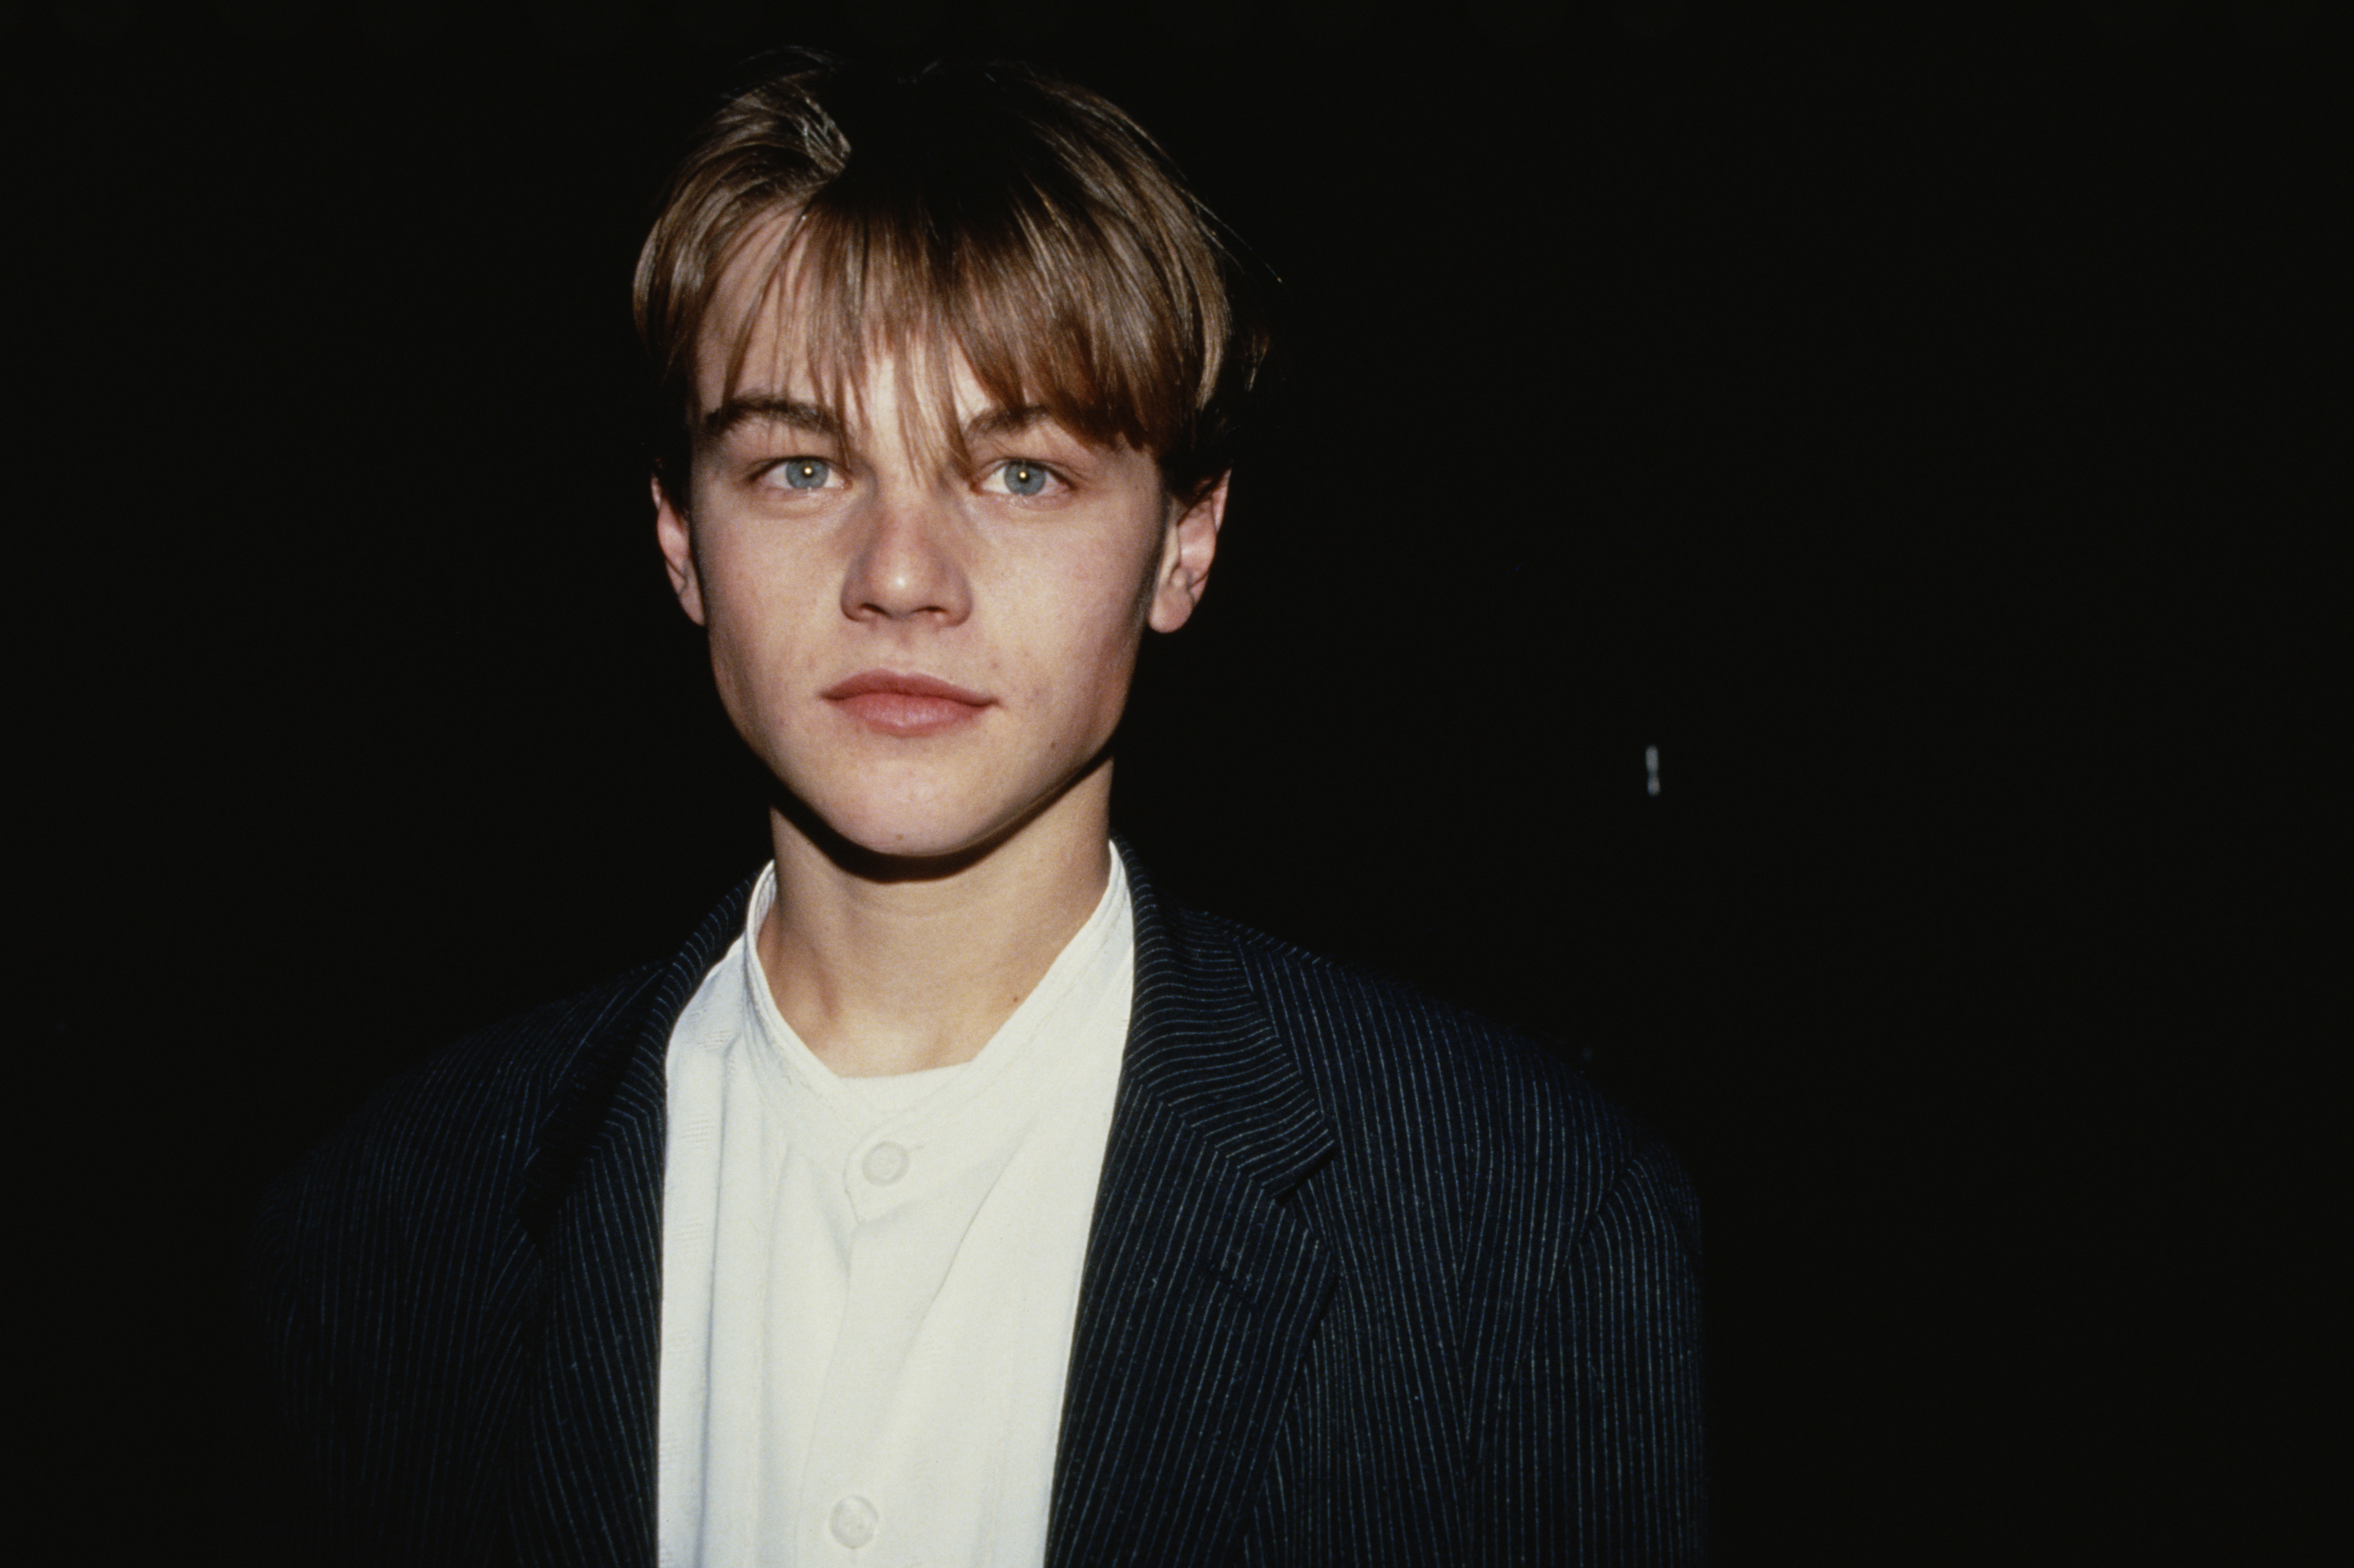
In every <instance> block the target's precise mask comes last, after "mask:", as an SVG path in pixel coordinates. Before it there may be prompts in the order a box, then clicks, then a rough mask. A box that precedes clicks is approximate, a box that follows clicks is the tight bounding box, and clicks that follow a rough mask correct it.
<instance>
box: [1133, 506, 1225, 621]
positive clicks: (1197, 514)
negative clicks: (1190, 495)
mask: <svg viewBox="0 0 2354 1568" xmlns="http://www.w3.org/2000/svg"><path fill="white" fill-rule="evenodd" d="M1230 477H1232V476H1230V475H1227V474H1220V475H1219V476H1218V482H1217V483H1215V484H1214V485H1212V486H1211V487H1210V488H1209V489H1208V490H1207V491H1204V493H1203V494H1202V498H1201V499H1200V500H1199V501H1196V502H1194V503H1193V504H1192V505H1191V506H1188V507H1187V508H1186V509H1185V510H1184V512H1183V514H1181V515H1180V516H1179V517H1178V518H1177V520H1176V522H1175V523H1174V524H1172V525H1171V527H1170V530H1169V538H1168V541H1167V543H1166V544H1165V545H1164V546H1163V547H1162V549H1161V576H1160V578H1159V581H1158V582H1157V583H1156V584H1155V585H1154V588H1153V593H1152V609H1151V610H1150V613H1149V614H1147V615H1146V617H1145V624H1147V625H1149V626H1150V627H1151V628H1152V630H1155V631H1174V630H1177V629H1178V628H1179V627H1181V626H1182V625H1184V624H1185V622H1186V621H1188V620H1192V619H1193V607H1194V606H1195V605H1197V604H1199V603H1201V602H1202V592H1203V590H1204V588H1207V587H1208V586H1209V581H1210V562H1211V561H1212V560H1213V559H1214V558H1215V556H1217V553H1218V529H1219V528H1220V526H1222V525H1223V524H1225V520H1226V481H1227V480H1228V479H1229V478H1230Z"/></svg>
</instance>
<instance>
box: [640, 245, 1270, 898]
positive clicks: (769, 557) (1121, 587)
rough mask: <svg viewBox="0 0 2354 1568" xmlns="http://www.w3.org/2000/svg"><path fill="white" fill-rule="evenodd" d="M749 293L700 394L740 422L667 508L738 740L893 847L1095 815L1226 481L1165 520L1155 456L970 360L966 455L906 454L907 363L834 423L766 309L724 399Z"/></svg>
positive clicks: (1205, 544) (941, 850) (981, 838)
mask: <svg viewBox="0 0 2354 1568" xmlns="http://www.w3.org/2000/svg"><path fill="white" fill-rule="evenodd" d="M758 249H759V248H758V247H757V246H755V247H748V250H751V251H754V252H757V251H758ZM730 284H732V285H733V287H732V289H731V287H730V286H728V285H730ZM750 292H751V291H750V289H749V287H748V283H747V281H745V280H743V279H735V278H730V279H726V280H724V281H723V287H722V289H721V291H720V295H719V298H718V301H717V302H716V308H715V309H714V311H713V312H712V313H711V314H712V318H713V319H712V321H711V323H710V324H709V326H708V328H707V329H706V332H705V340H704V342H705V354H704V355H703V363H702V365H701V367H700V370H699V376H698V397H699V401H700V402H701V404H702V408H703V410H704V412H705V413H706V414H708V413H710V412H711V411H712V410H714V409H716V408H719V406H720V404H721V402H722V400H723V397H726V388H725V362H724V355H723V354H722V353H721V352H719V351H718V350H717V349H716V345H718V344H727V343H729V342H731V341H733V337H734V334H735V333H736V332H737V330H738V329H739V324H740V323H741V322H742V320H743V316H744V313H746V312H748V311H749V310H751V309H752V308H753V302H752V301H751V300H750V299H749V298H748V295H749V294H750ZM778 336H779V334H778V332H777V330H776V319H775V317H774V315H772V314H768V313H763V317H762V319H761V320H760V321H758V322H756V323H755V325H754V328H753V331H752V333H751V335H750V337H749V339H748V352H747V354H746V355H745V357H744V359H743V361H742V367H743V368H742V370H741V372H740V373H739V376H738V385H737V388H736V390H735V392H734V394H733V395H732V397H726V403H727V407H726V410H725V413H724V416H723V418H722V420H721V421H720V422H719V425H720V428H719V429H718V432H717V434H716V436H714V437H712V438H711V439H708V440H704V441H703V442H701V443H700V444H699V446H698V450H697V451H696V454H695V460H694V477H693V482H692V493H691V497H690V498H686V505H685V507H684V510H682V509H681V507H680V506H679V505H677V504H676V502H677V501H678V500H680V499H681V498H677V497H672V496H668V495H665V494H663V492H662V490H661V489H660V487H659V486H657V488H656V492H655V499H656V502H657V506H658V517H657V531H658V534H659V535H660V539H661V543H662V547H663V556H664V557H665V558H666V559H667V560H668V562H669V565H670V571H671V578H672V583H673V587H674V588H676V589H677V591H678V594H679V599H680V602H681V603H682V604H683V605H684V607H685V609H686V612H687V614H688V615H690V616H691V617H693V618H694V619H695V620H696V621H697V622H698V623H700V624H702V625H703V626H705V627H706V628H708V629H709V631H710V635H711V661H712V667H713V670H714V672H715V673H716V675H717V678H718V683H719V692H720V696H721V698H722V699H723V701H724V702H725V703H726V707H727V711H728V713H729V715H731V716H732V717H733V718H734V720H735V723H736V727H737V729H738V730H739V731H740V732H741V733H742V734H743V736H745V738H746V739H747V740H748V741H749V742H750V743H751V745H752V747H753V749H754V750H755V751H757V752H758V754H759V756H760V757H761V758H762V759H763V760H764V761H765V762H766V763H767V764H768V766H769V768H770V770H771V771H773V772H774V773H775V774H776V776H777V778H778V779H780V780H781V781H782V782H783V783H784V785H785V787H786V788H787V789H790V791H791V792H792V794H793V795H794V796H795V797H796V798H797V799H799V800H801V802H802V803H803V804H804V805H806V806H807V807H808V808H809V809H810V810H812V811H813V812H815V814H816V815H817V816H818V817H819V818H820V819H822V821H824V822H825V823H826V824H827V826H829V827H830V828H832V830H833V831H834V832H837V833H839V834H841V835H842V836H843V838H845V839H847V840H849V841H850V842H852V843H854V844H856V845H859V846H861V847H862V848H864V849H866V850H868V851H870V852H873V853H879V854H887V855H895V856H897V855H905V856H923V857H928V856H937V855H949V854H955V853H960V852H962V851H966V850H970V849H974V848H977V847H981V846H984V845H987V844H989V843H991V842H995V841H997V840H999V839H1000V838H1002V836H1003V835H1004V834H1005V833H1007V832H1009V831H1010V830H1012V829H1013V828H1015V827H1017V826H1019V825H1021V824H1023V823H1025V822H1027V821H1032V820H1034V819H1036V818H1040V817H1042V816H1044V815H1045V814H1047V813H1051V812H1053V811H1054V810H1056V809H1057V807H1058V806H1064V805H1065V804H1066V801H1068V800H1073V799H1076V798H1078V797H1081V796H1083V795H1085V796H1087V797H1088V798H1090V799H1091V800H1093V804H1094V809H1097V810H1100V809H1101V803H1102V795H1101V791H1102V790H1103V789H1105V788H1107V787H1108V773H1105V772H1104V771H1102V770H1101V769H1100V768H1099V767H1098V763H1099V760H1100V758H1101V753H1102V751H1103V748H1104V747H1105V745H1106V744H1107V743H1108V741H1109V740H1110V738H1111V734H1112V731H1113V729H1114V727H1115V726H1117V725H1118V724H1119V715H1120V709H1121V707H1122V705H1123V704H1124V703H1125V701H1126V699H1127V695H1128V687H1129V678H1130V676H1131V674H1132V673H1133V671H1134V669H1135V662H1136V651H1137V645H1138V643H1139V641H1140V640H1141V637H1142V634H1143V630H1144V628H1145V627H1146V626H1147V625H1150V626H1151V627H1153V628H1155V629H1156V630H1163V631H1168V630H1175V629H1176V628H1177V627H1179V626H1181V625H1182V624H1183V623H1184V621H1185V620H1186V618H1187V617H1188V616H1190V615H1191V614H1192V612H1193V606H1194V604H1195V602H1196V601H1197V600H1198V599H1200V597H1201V592H1202V586H1203V580H1204V577H1205V575H1206V574H1207V572H1208V570H1209V565H1210V557H1211V555H1212V552H1213V549H1214V545H1215V541H1216V534H1217V526H1218V523H1219V519H1220V516H1221V514H1222V512H1223V508H1224V504H1225V494H1224V489H1223V486H1222V487H1221V488H1220V490H1219V491H1218V492H1217V493H1214V495H1213V496H1211V497H1210V498H1208V499H1206V500H1204V502H1203V503H1200V504H1199V505H1197V506H1194V507H1193V508H1192V509H1191V510H1190V511H1189V510H1186V509H1184V508H1182V507H1181V506H1178V505H1175V504H1172V503H1171V501H1170V500H1169V498H1168V496H1167V494H1166V493H1165V492H1164V491H1163V490H1162V488H1161V478H1160V472H1159V469H1158V467H1157V465H1156V464H1155V463H1154V461H1153V460H1152V458H1151V457H1150V455H1148V454H1147V453H1144V452H1140V451H1138V450H1133V449H1130V448H1126V447H1119V448H1112V449H1107V448H1104V447H1099V446H1094V445H1091V444H1089V443H1087V442H1086V441H1083V440H1079V439H1077V438H1076V437H1075V436H1073V435H1072V434H1071V433H1070V432H1069V431H1067V430H1066V429H1063V428H1062V427H1061V426H1060V425H1058V424H1055V422H1053V421H1052V420H1050V419H1046V418H1044V417H1043V416H1039V415H1035V414H1028V415H1025V413H1024V412H1023V411H1022V410H1010V409H1004V408H996V407H994V406H992V405H991V403H990V402H989V401H988V399H987V398H986V397H985V396H984V395H983V394H982V392H981V389H980V387H979V385H978V384H977V383H976V382H975V380H974V378H973V376H972V375H971V373H970V370H969V369H967V368H966V367H965V366H964V365H963V363H962V361H961V359H960V357H952V358H951V361H950V363H949V376H950V378H951V381H952V385H953V387H954V390H955V397H956V418H958V420H959V421H960V423H961V424H962V426H963V429H964V434H965V446H966V448H967V450H966V453H965V455H964V456H963V457H962V458H958V457H956V456H954V455H952V454H951V453H950V452H949V451H947V450H938V451H934V450H920V449H922V448H925V447H946V446H947V445H948V443H944V442H937V441H934V442H928V443H927V442H922V441H920V440H919V441H917V442H915V443H911V442H910V440H908V436H909V434H910V429H909V426H910V425H911V424H913V421H912V420H909V419H903V418H902V413H903V410H902V406H901V395H900V387H899V385H898V381H899V377H898V376H897V375H896V366H893V365H891V364H890V363H888V362H878V363H875V364H874V365H873V367H872V368H873V374H872V375H871V376H870V378H869V380H868V382H867V384H866V386H865V387H864V398H863V400H861V401H860V402H859V403H858V404H856V405H854V410H855V411H854V414H853V418H854V419H855V420H856V421H857V422H856V423H855V424H854V426H852V427H851V428H848V429H837V428H835V426H834V424H833V422H832V420H831V419H830V418H828V417H827V416H826V415H825V414H824V413H823V411H822V408H820V406H819V400H818V397H817V396H816V391H815V388H814V387H813V386H811V384H810V381H809V379H808V377H807V376H806V373H805V371H803V370H802V369H801V368H800V367H798V366H793V365H791V364H790V363H787V362H786V361H785V359H784V357H783V356H782V355H779V354H778V353H777V352H776V344H777V341H778ZM918 385H921V382H920V381H919V382H918ZM1082 779H1087V780H1089V789H1088V790H1085V791H1075V790H1073V789H1072V786H1073V785H1074V783H1075V782H1077V781H1080V780H1082ZM1074 809H1075V808H1074Z"/></svg>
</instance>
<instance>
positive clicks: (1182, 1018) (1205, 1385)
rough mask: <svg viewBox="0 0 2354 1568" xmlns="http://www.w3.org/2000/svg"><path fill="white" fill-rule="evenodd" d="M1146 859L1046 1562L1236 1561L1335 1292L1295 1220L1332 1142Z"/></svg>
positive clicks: (1261, 1015) (1225, 957)
mask: <svg viewBox="0 0 2354 1568" xmlns="http://www.w3.org/2000/svg"><path fill="white" fill-rule="evenodd" d="M1121 847H1122V853H1123V855H1124V856H1125V858H1126V859H1127V861H1128V870H1129V891H1130V896H1131V898H1132V899H1133V901H1134V907H1135V918H1136V933H1137V937H1136V955H1137V961H1136V992H1135V1001H1134V1004H1133V1007H1132V1009H1131V1012H1130V1015H1129V1038H1128V1048H1127V1056H1126V1059H1125V1062H1124V1064H1123V1066H1122V1069H1121V1074H1120V1085H1119V1099H1118V1101H1117V1103H1116V1106H1115V1108H1114V1111H1113V1115H1112V1126H1111V1136H1110V1139H1109V1141H1108V1146H1107V1148H1106V1150H1105V1157H1104V1171H1103V1180H1102V1185H1101V1187H1100V1189H1099V1192H1098V1195H1097V1203H1096V1216H1095V1224H1094V1229H1093V1232H1092V1234H1091V1235H1090V1237H1089V1240H1088V1244H1087V1266H1086V1272H1085V1274H1084V1276H1083V1277H1082V1279H1081V1283H1080V1288H1079V1307H1078V1319H1077V1323H1076V1330H1075V1332H1074V1335H1073V1339H1072V1346H1071V1371H1070V1377H1069V1382H1068V1385H1067V1389H1066V1393H1065V1398H1064V1407H1063V1428H1062V1436H1061V1441H1060V1445H1059V1446H1058V1448H1057V1451H1056V1455H1055V1490H1054V1499H1053V1505H1052V1513H1051V1515H1050V1520H1049V1524H1048V1531H1047V1541H1046V1562H1047V1563H1048V1564H1049V1565H1050V1568H1080V1565H1081V1564H1094V1563H1111V1562H1127V1561H1144V1560H1149V1561H1150V1562H1152V1563H1169V1564H1177V1563H1208V1562H1212V1561H1216V1560H1220V1559H1222V1558H1223V1556H1224V1555H1225V1552H1226V1549H1227V1548H1228V1546H1229V1545H1230V1544H1231V1541H1232V1538H1233V1535H1234V1533H1235V1531H1236V1530H1237V1529H1238V1528H1240V1525H1241V1523H1242V1520H1243V1509H1244V1507H1245V1504H1246V1499H1247V1496H1248V1491H1249V1488H1250V1485H1251V1483H1252V1481H1253V1480H1254V1479H1255V1478H1256V1477H1257V1474H1258V1472H1259V1470H1260V1468H1261V1467H1262V1466H1263V1465H1264V1463H1265V1461H1266V1458H1267V1453H1268V1449H1269V1446H1270V1445H1271V1444H1272V1442H1273V1439H1274V1436H1275V1432H1276V1426H1277V1423H1278V1419H1279V1418H1280V1416H1281V1414H1282V1411H1283V1408H1284V1404H1285V1400H1286V1397H1287V1395H1288V1392H1289V1390H1290V1389H1291V1387H1292V1385H1293V1383H1294V1382H1295V1380H1296V1378H1297V1375H1298V1372H1299V1362H1300V1359H1301V1357H1302V1355H1303V1354H1304V1353H1305V1352H1306V1351H1307V1349H1308V1347H1309V1345H1310V1341H1311V1340H1312V1338H1313V1335H1314V1331H1315V1328H1316V1325H1317V1322H1318V1320H1319V1319H1320V1316H1321V1313H1322V1310H1323V1306H1324V1302H1325V1299H1326V1297H1327V1296H1328V1294H1329V1293H1330V1291H1331V1286H1332V1283H1333V1267H1332V1264H1331V1260H1329V1259H1328V1258H1327V1257H1326V1256H1325V1255H1324V1253H1323V1251H1322V1250H1321V1248H1320V1246H1319V1245H1318V1243H1317V1241H1316V1239H1315V1237H1314V1236H1313V1235H1312V1234H1310V1232H1309V1231H1308V1229H1307V1227H1306V1226H1305V1225H1303V1224H1301V1223H1300V1222H1299V1219H1298V1217H1297V1216H1296V1215H1295V1214H1294V1213H1292V1212H1291V1211H1290V1210H1289V1209H1288V1208H1287V1207H1286V1206H1285V1205H1284V1203H1283V1202H1282V1201H1281V1200H1282V1199H1283V1197H1284V1195H1285V1194H1286V1193H1287V1192H1289V1191H1290V1190H1291V1189H1292V1187H1294V1186H1295V1185H1296V1184H1297V1183H1298V1182H1299V1181H1300V1180H1301V1179H1302V1178H1303V1177H1304V1176H1306V1175H1307V1174H1308V1172H1309V1171H1310V1170H1311V1169H1313V1168H1314V1167H1315V1166H1316V1165H1317V1164H1319V1163H1320V1162H1321V1161H1322V1160H1324V1159H1325V1158H1326V1157H1327V1156H1328V1155H1330V1154H1331V1151H1332V1149H1333V1147H1334V1141H1333V1137H1332V1131H1331V1126H1330V1124H1329V1123H1328V1122H1327V1121H1326V1119H1325V1118H1324V1116H1323V1114H1322V1112H1321V1111H1320V1109H1319V1108H1318V1107H1317V1106H1316V1104H1315V1101H1314V1099H1313V1097H1312V1096H1311V1095H1310V1091H1309V1087H1308V1084H1307V1082H1306V1080H1305V1078H1304V1077H1303V1076H1302V1075H1301V1074H1300V1072H1299V1067H1298V1065H1297V1064H1296V1063H1294V1062H1293V1060H1292V1058H1291V1056H1290V1054H1289V1052H1288V1049H1287V1048H1286V1047H1285V1046H1284V1044H1283V1043H1282V1042H1281V1040H1280V1039H1278V1037H1277V1035H1276V1033H1275V1031H1274V1029H1273V1027H1272V1026H1271V1025H1270V1024H1269V1023H1268V1022H1267V1016H1266V1012H1265V1011H1264V1009H1263V1008H1262V1006H1261V1005H1260V1003H1259V1001H1258V1000H1257V998H1256V997H1255V996H1253V995H1252V994H1251V992H1250V991H1249V988H1248V986H1247V984H1246V980H1245V978H1244V976H1243V973H1242V970H1241V967H1240V965H1239V963H1238V962H1237V960H1236V959H1235V957H1234V955H1233V954H1232V953H1231V951H1230V950H1228V949H1226V948H1224V947H1223V946H1222V945H1219V944H1216V943H1198V942H1189V941H1187V940H1185V939H1184V933H1183V931H1182V929H1181V928H1177V927H1175V925H1174V918H1173V917H1172V916H1171V915H1170V914H1169V913H1168V912H1167V911H1165V910H1164V909H1163V908H1162V907H1161V905H1160V903H1159V900H1158V899H1157V897H1156V896H1155V895H1154V894H1153V892H1152V889H1151V887H1150V884H1149V883H1148V882H1147V881H1146V879H1145V878H1144V876H1143V875H1142V874H1141V873H1140V871H1139V870H1138V868H1137V866H1136V863H1135V859H1134V857H1133V856H1132V855H1128V854H1127V853H1126V846H1125V845H1123V846H1121Z"/></svg>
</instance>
